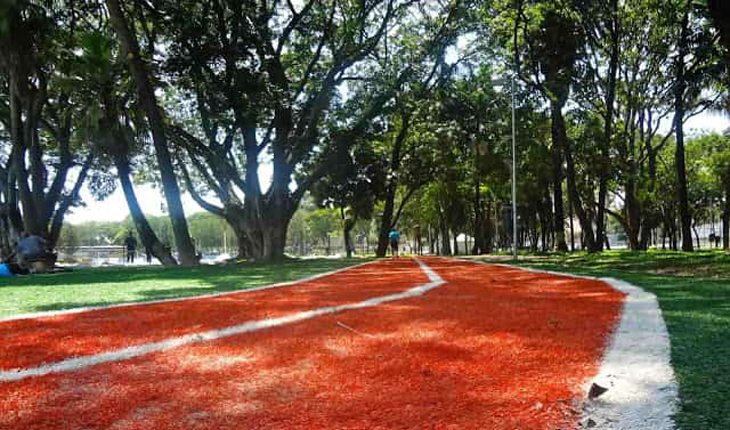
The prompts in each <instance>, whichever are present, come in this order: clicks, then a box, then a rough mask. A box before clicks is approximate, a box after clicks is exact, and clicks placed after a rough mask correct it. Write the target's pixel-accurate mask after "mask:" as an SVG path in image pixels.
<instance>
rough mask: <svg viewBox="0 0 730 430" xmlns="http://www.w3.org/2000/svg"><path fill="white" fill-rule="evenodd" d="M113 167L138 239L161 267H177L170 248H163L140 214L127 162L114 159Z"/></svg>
mask: <svg viewBox="0 0 730 430" xmlns="http://www.w3.org/2000/svg"><path fill="white" fill-rule="evenodd" d="M115 158H116V160H115V163H114V164H115V165H116V168H117V176H118V177H119V183H120V184H121V186H122V191H123V192H124V198H125V199H126V200H127V206H128V207H129V213H130V214H131V215H132V221H133V222H134V226H135V227H136V229H137V233H138V234H139V238H140V240H141V241H142V245H143V246H144V247H145V249H149V250H150V252H151V253H152V255H153V256H154V257H155V258H157V259H158V260H159V261H160V263H162V265H163V266H177V261H175V258H173V256H172V254H171V253H170V248H169V247H167V246H165V245H164V244H163V243H162V242H161V241H160V240H159V239H158V238H157V235H156V234H155V232H154V230H152V227H151V226H150V224H149V222H147V218H146V217H145V215H144V212H142V208H141V207H140V206H139V201H138V200H137V194H136V193H135V191H134V185H133V184H132V180H131V177H130V176H131V171H130V168H129V162H128V161H127V160H126V159H124V157H123V156H122V155H118V156H116V157H115Z"/></svg>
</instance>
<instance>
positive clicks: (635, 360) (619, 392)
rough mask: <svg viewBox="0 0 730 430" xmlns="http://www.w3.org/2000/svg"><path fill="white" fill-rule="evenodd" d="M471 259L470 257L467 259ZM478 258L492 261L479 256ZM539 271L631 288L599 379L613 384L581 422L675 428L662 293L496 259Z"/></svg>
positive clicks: (612, 428)
mask: <svg viewBox="0 0 730 430" xmlns="http://www.w3.org/2000/svg"><path fill="white" fill-rule="evenodd" d="M464 261H470V260H464ZM473 262H474V263H478V264H491V263H486V262H482V261H473ZM494 265H497V266H503V267H509V268H513V269H519V270H523V271H527V272H533V273H545V274H551V275H558V276H564V277H570V278H579V279H592V280H600V281H603V282H605V283H607V284H608V285H610V286H611V287H612V288H614V289H616V290H618V291H621V292H623V293H625V294H626V298H625V300H624V304H623V307H622V310H621V319H620V321H619V323H618V326H617V327H616V329H615V331H614V333H613V335H612V336H611V340H610V342H609V345H608V346H607V348H606V350H605V351H604V355H603V358H602V360H601V367H600V369H599V372H598V375H597V376H596V377H595V378H594V379H593V380H592V381H590V382H588V383H587V384H586V386H585V387H584V388H585V391H584V392H585V393H586V394H587V393H588V390H589V388H590V386H591V384H592V383H593V382H596V383H597V384H598V385H600V386H602V387H604V388H608V391H606V392H605V393H604V394H603V395H601V396H600V397H598V398H596V399H593V400H589V399H586V400H585V401H584V402H583V409H582V413H581V427H582V428H595V429H602V430H603V429H607V430H642V429H646V430H671V429H674V427H675V425H674V420H673V418H672V417H673V415H674V414H675V413H676V411H677V405H678V402H679V400H678V399H679V389H678V385H677V381H676V379H675V376H674V370H673V369H672V365H671V346H670V345H671V344H670V339H669V333H668V332H667V326H666V324H665V323H664V319H663V318H662V312H661V309H660V308H659V304H658V302H657V298H656V296H655V295H654V294H652V293H649V292H646V291H644V290H643V289H641V288H639V287H637V286H635V285H632V284H629V283H628V282H625V281H621V280H618V279H613V278H595V277H591V276H578V275H573V274H569V273H560V272H552V271H547V270H539V269H533V268H528V267H520V266H513V265H509V264H494Z"/></svg>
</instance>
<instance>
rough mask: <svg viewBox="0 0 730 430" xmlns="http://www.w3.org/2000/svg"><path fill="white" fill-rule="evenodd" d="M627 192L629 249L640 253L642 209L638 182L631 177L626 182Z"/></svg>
mask: <svg viewBox="0 0 730 430" xmlns="http://www.w3.org/2000/svg"><path fill="white" fill-rule="evenodd" d="M629 176H631V174H629ZM625 191H626V196H625V200H626V205H625V217H626V224H625V227H626V238H627V239H628V241H629V249H631V250H632V251H638V250H639V249H640V244H639V232H640V226H641V208H640V206H639V199H638V197H637V196H636V181H635V180H634V179H633V178H631V177H629V178H628V180H627V181H626V189H625Z"/></svg>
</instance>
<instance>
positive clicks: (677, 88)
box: [674, 3, 694, 251]
mask: <svg viewBox="0 0 730 430" xmlns="http://www.w3.org/2000/svg"><path fill="white" fill-rule="evenodd" d="M688 25H689V3H688V4H687V6H686V10H685V11H684V12H683V17H682V22H681V26H682V28H681V30H680V37H679V42H678V45H679V46H678V49H677V50H678V55H677V59H676V60H675V61H676V64H675V69H676V70H675V76H674V79H675V83H674V131H675V136H676V145H677V146H676V150H675V153H674V162H675V164H676V169H677V203H678V204H679V220H680V227H681V229H682V251H692V250H693V249H694V248H693V246H692V214H691V213H690V209H689V198H688V192H687V167H686V164H685V160H684V114H685V103H684V97H685V92H686V91H685V90H686V88H687V77H686V64H685V57H686V55H687V51H688V46H687V45H688V43H689V28H688Z"/></svg>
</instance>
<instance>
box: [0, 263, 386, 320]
mask: <svg viewBox="0 0 730 430" xmlns="http://www.w3.org/2000/svg"><path fill="white" fill-rule="evenodd" d="M378 261H380V260H372V261H366V262H364V263H360V264H355V265H353V266H347V267H343V268H341V269H337V270H331V271H329V272H323V273H318V274H316V275H312V276H308V277H306V278H301V279H294V280H291V281H286V282H279V283H276V284H270V285H262V286H260V287H253V288H243V289H240V290H232V291H223V292H220V293H210V294H201V295H197V296H188V297H174V298H170V299H159V300H148V301H139V302H124V303H112V304H109V305H100V306H86V307H80V308H71V309H61V310H58V311H44V312H32V313H26V314H18V315H10V316H7V317H2V318H0V323H4V322H6V321H17V320H26V319H34V318H46V317H56V316H62V315H70V314H79V313H84V312H93V311H98V310H104V309H113V308H126V307H129V306H148V305H156V304H158V303H173V302H184V301H188V300H199V299H209V298H213V297H222V296H229V295H231V294H241V293H253V292H255V291H263V290H270V289H272V288H283V287H291V286H293V285H296V284H299V283H303V282H309V281H314V280H317V279H320V278H324V277H325V276H331V275H335V274H337V273H341V272H345V271H347V270H350V269H354V268H356V267H362V266H366V265H368V264H373V263H376V262H378Z"/></svg>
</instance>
